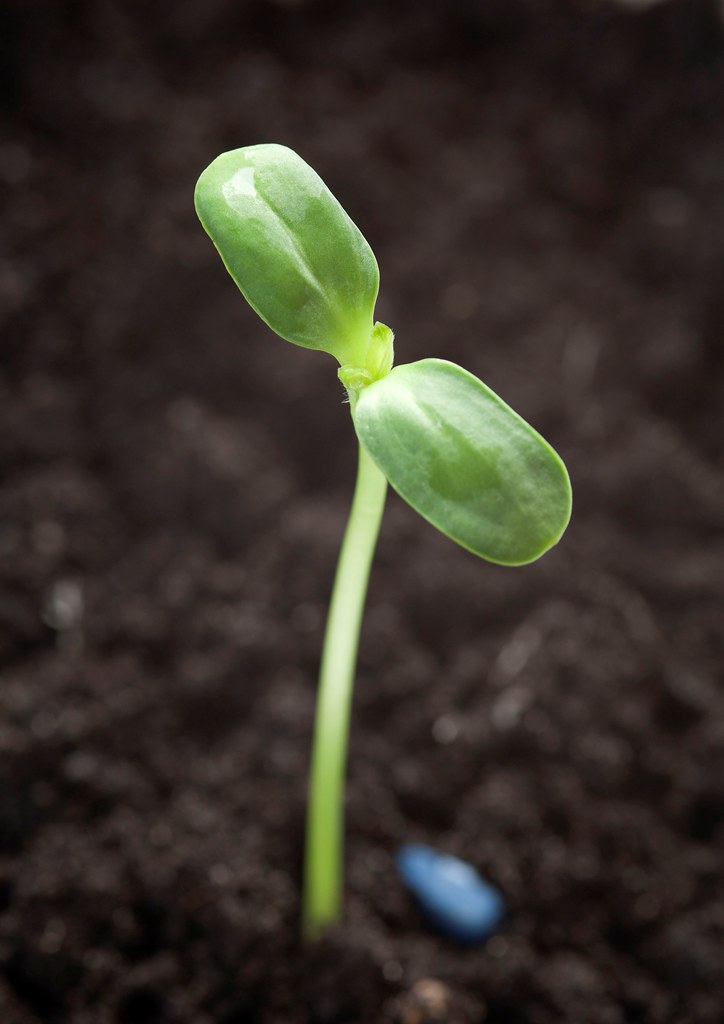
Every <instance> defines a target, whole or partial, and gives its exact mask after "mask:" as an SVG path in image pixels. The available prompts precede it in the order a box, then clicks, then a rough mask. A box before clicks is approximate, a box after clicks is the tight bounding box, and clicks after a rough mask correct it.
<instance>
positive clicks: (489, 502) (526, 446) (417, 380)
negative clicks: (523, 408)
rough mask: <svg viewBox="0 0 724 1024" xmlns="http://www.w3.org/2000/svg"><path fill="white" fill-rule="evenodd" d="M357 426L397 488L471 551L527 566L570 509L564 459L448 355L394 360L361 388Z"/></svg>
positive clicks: (547, 543) (549, 543) (553, 538)
mask: <svg viewBox="0 0 724 1024" xmlns="http://www.w3.org/2000/svg"><path fill="white" fill-rule="evenodd" d="M353 416H354V424H355V428H356V430H357V434H358V436H359V439H360V441H361V443H362V444H363V445H364V447H365V448H366V449H367V451H368V452H369V454H370V455H371V456H372V458H373V459H374V461H375V462H376V463H377V465H378V466H379V468H380V469H381V470H382V472H383V473H384V474H385V476H386V477H387V479H388V480H389V482H390V484H391V485H392V487H393V488H394V489H395V490H396V491H397V492H398V494H400V496H401V497H402V498H404V499H405V501H407V502H408V503H409V504H410V505H411V506H412V507H413V508H414V509H416V511H417V512H419V513H420V514H421V515H422V516H423V517H424V518H425V519H427V520H428V521H429V522H430V523H432V525H433V526H436V527H437V528H438V529H439V530H441V531H442V532H443V533H444V534H446V535H447V536H448V537H450V538H451V539H452V540H455V541H457V542H458V544H461V545H462V546H463V547H465V548H468V549H469V550H470V551H472V552H473V553H474V554H477V555H480V556H481V557H482V558H485V559H487V560H488V561H491V562H497V563H499V564H501V565H524V564H525V563H527V562H532V561H534V560H535V559H536V558H539V557H540V556H541V555H542V554H543V553H544V552H545V551H547V550H548V549H549V548H550V547H552V546H553V545H554V544H555V543H556V542H557V541H558V540H559V538H560V536H561V534H562V533H563V531H564V530H565V528H566V525H567V524H568V520H569V518H570V514H571V486H570V482H569V479H568V473H567V472H566V469H565V466H564V465H563V462H562V461H561V459H560V458H559V457H558V455H557V454H556V453H555V451H554V450H553V449H552V448H551V446H550V445H549V444H548V442H547V441H545V440H544V439H543V438H542V437H541V436H540V434H538V433H537V432H536V431H535V430H534V429H533V428H532V427H531V426H530V425H529V424H528V423H526V422H525V420H523V419H522V418H521V417H520V416H519V415H518V414H517V413H516V412H514V411H513V410H512V409H511V408H510V407H509V406H507V405H506V404H505V402H503V401H502V399H500V398H498V396H497V395H496V394H495V393H494V392H493V391H491V390H490V388H488V387H486V385H485V384H483V382H482V381H480V380H478V378H477V377H475V376H473V374H471V373H468V371H467V370H463V369H462V368H461V367H459V366H456V365H455V364H454V363H450V362H447V361H446V360H443V359H423V360H420V361H419V362H416V363H408V364H405V365H402V366H398V367H396V368H395V369H393V370H392V371H391V373H389V374H388V376H386V377H383V378H382V379H381V380H379V381H376V382H375V383H373V384H370V385H369V386H368V387H366V388H364V389H363V390H362V391H361V392H360V393H359V396H358V397H357V399H356V402H354V403H353Z"/></svg>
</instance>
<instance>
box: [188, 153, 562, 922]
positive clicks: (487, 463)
mask: <svg viewBox="0 0 724 1024" xmlns="http://www.w3.org/2000/svg"><path fill="white" fill-rule="evenodd" d="M195 203H196V210H197V213H198V215H199V218H200V220H201V223H202V224H203V226H204V228H205V229H206V231H207V232H208V234H209V235H210V237H211V240H212V241H213V243H214V245H215V246H216V248H217V249H218V251H219V254H220V256H221V258H222V260H223V261H224V264H225V265H226V268H227V270H228V271H229V273H230V274H231V276H232V277H233V279H234V281H235V282H236V284H237V285H238V286H239V288H240V289H241V291H242V293H243V294H244V296H245V298H246V299H247V301H248V302H249V304H250V305H251V306H252V307H253V308H254V309H255V310H256V312H257V313H258V314H259V316H260V317H261V318H262V319H263V320H264V321H265V322H266V323H267V324H268V325H269V327H271V329H272V330H273V331H275V332H276V333H277V334H278V335H280V336H281V337H282V338H285V339H286V340H287V341H291V342H292V343H294V344H295V345H301V346H303V347H304V348H311V349H320V350H321V351H323V352H327V353H329V354H330V355H332V356H334V358H335V359H336V360H337V361H338V363H339V370H338V377H339V379H340V380H341V381H342V383H343V384H344V386H345V388H346V390H347V394H348V396H349V404H350V410H351V413H352V423H353V426H354V429H355V431H356V433H357V438H358V442H359V444H358V449H359V463H358V470H357V483H356V487H355V493H354V498H353V501H352V509H351V513H350V517H349V521H348V524H347V529H346V532H345V535H344V540H343V543H342V548H341V551H340V555H339V562H338V565H337V572H336V576H335V580H334V587H333V590H332V598H331V603H330V607H329V614H328V618H327V626H326V631H325V637H324V646H323V651H322V661H321V670H320V678H319V695H318V705H317V715H316V724H315V732H314V742H313V752H312V765H311V778H310V786H309V804H308V812H307V837H306V851H305V878H304V893H303V932H304V935H305V936H306V937H307V938H310V939H315V938H317V937H319V935H320V934H321V933H322V932H323V931H324V929H325V928H326V927H327V926H329V925H331V924H333V923H334V922H336V921H338V920H339V918H340V914H341V907H342V875H343V869H342V863H343V798H344V775H345V762H346V751H347V737H348V733H349V718H350V705H351V697H352V687H353V682H354V674H355V665H356V660H357V649H358V644H359V635H360V626H361V622H362V613H363V608H364V602H365V595H366V592H367V582H368V578H369V572H370V566H371V563H372V556H373V553H374V548H375V544H376V541H377V535H378V533H379V528H380V522H381V519H382V512H383V508H384V503H385V495H386V490H387V484H388V483H389V484H390V485H391V486H392V487H393V489H394V490H395V491H397V493H398V494H399V495H400V496H401V497H402V498H404V500H405V501H407V502H408V503H409V504H410V505H411V506H412V507H413V508H414V509H415V510H416V511H417V512H419V513H420V515H421V516H423V518H425V519H427V521H428V522H429V523H431V524H432V525H433V526H436V527H437V529H438V530H440V531H441V532H442V533H444V534H446V535H447V536H448V537H450V538H451V539H452V540H454V541H456V542H457V543H458V544H461V545H462V546H463V547H465V548H467V549H468V550H469V551H471V552H472V553H473V554H475V555H479V556H480V557H481V558H484V559H487V560H488V561H490V562H496V563H498V564H499V565H524V564H525V563H527V562H532V561H533V560H534V559H536V558H539V557H540V556H541V555H542V554H543V553H544V552H545V551H547V550H548V549H549V548H550V547H552V546H553V545H554V544H556V543H557V541H558V540H559V539H560V537H561V535H562V533H563V531H564V530H565V528H566V525H567V524H568V520H569V517H570V512H571V487H570V483H569V479H568V474H567V472H566V468H565V466H564V465H563V462H562V461H561V459H560V458H559V457H558V455H557V454H556V453H555V452H554V450H553V449H552V448H551V446H550V445H549V444H548V443H547V442H546V441H544V440H543V438H542V437H541V436H540V434H538V433H536V431H535V430H533V428H532V427H531V426H529V425H528V424H527V423H526V422H525V420H523V419H522V418H521V417H520V416H519V415H518V414H517V413H515V412H514V411H513V410H512V409H511V408H510V407H509V406H507V405H506V404H505V402H503V401H502V400H501V399H500V398H498V396H497V395H495V394H494V393H493V392H492V391H491V390H490V388H488V387H486V385H485V384H483V383H482V381H480V380H478V379H477V377H474V376H473V374H471V373H468V372H467V370H463V369H462V368H461V367H459V366H456V365H455V364H454V363H451V362H447V361H446V360H444V359H422V360H420V361H419V362H415V363H408V364H406V365H401V366H397V367H395V368H394V369H393V366H392V363H393V347H392V343H393V334H392V331H391V330H390V328H389V327H386V326H385V325H384V324H381V323H375V322H374V318H373V317H374V307H375V301H376V299H377V291H378V287H379V271H378V268H377V261H376V260H375V257H374V254H373V252H372V250H371V249H370V247H369V245H368V244H367V242H366V241H365V239H364V238H363V236H362V234H361V233H360V231H359V229H358V228H357V227H356V225H355V224H354V223H353V222H352V220H351V219H350V218H349V216H348V215H347V214H346V213H345V211H344V210H343V209H342V207H341V206H340V204H339V203H338V202H337V200H336V199H335V198H334V196H333V195H332V194H331V192H330V191H329V189H328V188H327V187H326V185H325V184H324V182H323V181H322V179H321V178H320V177H319V175H317V174H316V172H315V171H313V170H312V168H311V167H309V165H308V164H306V163H305V162H304V160H302V159H301V157H299V156H297V154H296V153H294V152H292V150H290V149H287V148H286V147H285V146H278V145H259V146H248V147H245V148H243V149H236V150H233V151H232V152H229V153H223V154H222V155H221V156H219V157H217V159H216V160H214V161H213V163H211V164H210V165H209V167H207V168H206V170H205V171H204V172H203V174H202V175H201V177H200V178H199V181H198V184H197V186H196V194H195Z"/></svg>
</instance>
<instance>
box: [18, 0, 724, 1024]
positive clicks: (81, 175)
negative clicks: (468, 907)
mask: <svg viewBox="0 0 724 1024" xmlns="http://www.w3.org/2000/svg"><path fill="white" fill-rule="evenodd" d="M157 8H158V9H159V10H161V11H162V12H163V13H157ZM715 9H716V4H715V3H713V2H712V3H711V4H709V3H706V2H703V0H701V2H700V0H680V2H676V0H674V2H672V3H668V4H663V5H662V6H660V7H657V8H655V9H652V10H650V11H648V12H646V13H644V14H639V15H632V14H630V13H627V12H624V11H623V10H622V9H620V8H618V7H616V6H615V5H614V4H611V3H607V2H604V0H589V2H583V0H579V2H573V0H569V2H564V0H467V2H457V0H452V2H449V3H442V2H441V3H421V2H419V0H417V2H413V0H405V2H398V3H394V4H393V3H374V2H361V0H360V2H358V3H338V4H335V3H332V2H331V0H330V2H325V3H321V2H319V3H304V2H299V0H296V2H291V0H289V2H286V3H281V2H279V3H278V4H276V5H275V4H272V3H262V2H253V3H251V2H250V3H243V2H240V0H205V2H203V3H201V2H192V0H181V2H177V3H175V4H168V5H165V4H162V5H152V4H148V3H140V2H137V0H136V2H131V0H129V2H127V3H121V2H115V3H114V2H111V0H95V2H90V0H74V2H68V3H65V4H53V3H43V2H40V0H38V2H34V3H33V2H22V0H9V3H8V4H6V5H5V6H4V9H3V14H2V19H1V22H0V40H2V42H1V43H0V47H1V48H2V54H3V61H2V67H3V72H2V76H3V77H2V88H3V90H4V97H5V102H4V111H5V113H4V118H3V120H4V127H3V142H2V145H1V146H0V176H1V177H2V181H3V188H4V189H5V191H6V195H7V202H6V208H5V212H4V214H3V234H4V243H3V245H4V254H3V258H2V264H1V266H0V287H1V289H2V326H3V342H2V345H3V347H2V369H1V371H0V396H1V397H0V420H1V424H2V426H1V429H0V459H1V464H2V470H3V483H2V486H1V488H0V576H1V587H0V659H2V663H3V674H2V682H1V684H0V714H1V719H0V965H1V967H2V975H1V976H0V1008H1V1011H0V1020H2V1024H37V1022H44V1024H46V1022H47V1024H61V1022H62V1024H166V1022H168V1024H242V1022H263V1024H292V1022H294V1024H306V1022H315V1024H321V1022H328V1024H330V1022H350V1024H351V1022H355V1021H359V1022H372V1024H375V1022H383V1021H387V1022H393V1021H398V1022H404V1024H423V1022H424V1021H430V1020H432V1019H438V1020H440V1019H444V1020H447V1021H450V1022H454V1024H477V1022H482V1021H485V1022H486V1024H624V1022H626V1024H721V1021H722V1020H724V972H722V962H723V960H724V899H723V898H722V897H723V895H724V893H723V890H724V880H723V878H724V790H723V788H722V779H723V778H724V690H723V683H724V680H723V672H722V666H723V665H724V530H723V529H722V527H723V526H724V475H723V474H722V462H723V460H722V448H721V439H722V436H723V434H724V346H723V345H722V333H723V327H724V59H723V57H724V45H723V41H722V34H721V31H720V28H719V26H718V22H717V18H716V15H715ZM261 141H280V142H284V143H286V144H288V145H291V146H293V147H294V148H296V149H298V150H299V151H300V152H301V154H302V155H303V156H304V157H305V158H306V159H307V160H309V161H310V162H311V163H312V164H313V165H314V166H315V167H316V168H317V169H318V170H319V171H320V173H321V174H322V175H323V177H324V178H325V179H326V180H327V181H328V183H329V184H330V186H331V187H332V189H333V190H334V191H335V193H336V194H337V195H338V196H339V197H340V199H341V200H342V202H343V203H344V204H345V206H346V207H347V208H348V209H349V210H350V212H351V213H352V215H353V216H354V218H355V219H356V220H357V221H358V223H359V224H361V225H362V227H363V230H364V232H365V234H366V235H367V237H368V238H369V240H370V242H371V243H372V245H373V247H374V249H375V251H376V253H377V255H378V259H379V262H380V265H381V268H382V294H381V298H380V304H379V308H378V314H379V316H380V319H382V320H383V321H385V322H386V323H389V324H391V325H392V326H393V327H394V328H395V330H396V332H397V351H398V359H399V361H409V360H412V359H416V358H419V357H422V356H426V355H439V356H443V357H446V358H449V359H453V360H455V361H457V362H460V363H461V364H463V365H464V366H466V367H468V368H469V369H471V370H472V371H473V372H475V373H477V374H478V375H480V376H481V377H482V378H483V379H484V380H486V381H487V382H488V383H489V384H490V385H491V386H492V387H493V388H495V389H496V390H497V391H499V393H500V394H502V395H503V396H504V397H505V398H506V399H507V400H508V401H509V402H510V403H511V404H513V405H514V406H515V407H517V408H519V409H520V410H521V412H522V413H523V414H524V415H526V416H527V417H528V418H529V419H530V420H532V422H533V423H534V424H535V425H536V426H537V427H538V428H539V429H540V430H541V431H542V432H543V433H544V434H545V435H547V436H548V437H549V438H550V439H551V441H552V442H553V443H554V444H555V445H556V447H557V448H558V449H559V450H560V451H561V453H562V454H563V456H564V457H565V458H566V460H567V461H568V463H569V466H570V469H571V476H572V479H573V483H574V490H575V498H576V507H575V512H574V519H573V522H572V524H571V527H570V530H569V532H568V534H567V535H566V537H565V538H564V541H563V543H562V544H561V545H560V547H559V548H558V549H557V550H556V551H555V552H554V553H552V554H550V555H548V556H547V557H546V558H544V559H543V560H542V561H541V562H540V563H537V564H536V565H534V566H531V567H529V568H526V569H520V570H505V569H500V568H497V567H494V566H490V565H487V564H485V563H483V562H480V561H478V560H476V559H475V558H473V557H472V556H470V555H468V554H466V553H465V552H464V551H462V550H459V549H457V548H456V547H455V546H454V545H453V544H451V543H450V542H449V541H446V540H445V539H444V538H442V537H441V536H439V535H437V534H436V533H435V532H434V531H433V530H432V529H431V528H429V527H428V526H427V525H426V524H425V523H424V522H423V521H422V520H420V519H418V518H417V517H416V516H415V515H414V513H412V512H411V511H410V510H409V509H408V508H407V507H406V506H404V505H403V504H402V503H401V502H400V501H399V500H398V499H397V498H394V497H393V498H392V499H391V500H390V504H389V510H388V514H387V517H386V521H385V525H384V527H383V532H382V537H381V542H380V548H379V553H378V559H377V563H376V568H375V571H374V576H373V580H372V585H371V592H370V601H369V609H368V614H367V619H366V623H365V632H364V640H363V646H362V653H361V664H360V671H359V680H358V688H357V693H356V704H355V711H354V722H353V735H352V743H351V757H350V767H349V799H348V823H347V824H348V851H347V860H348V879H347V905H346V917H345V922H344V925H343V927H341V928H340V929H339V930H338V931H337V932H336V933H335V934H333V935H331V936H330V937H329V939H328V940H327V941H326V942H325V943H324V944H323V945H322V946H320V947H319V948H318V949H315V950H313V951H311V952H305V951H303V950H302V949H301V948H300V946H299V943H298V939H297V929H298V915H299V876H300V863H301V848H302V837H303V816H304V802H305V785H306V771H307V763H308V756H309V748H310V730H311V724H312V715H313V709H314V690H315V673H316V669H317V658H318V652H319V648H320V640H321V631H322V626H323V618H324V610H325V602H326V599H327V596H328V592H329V588H330V582H331V576H332V572H333V567H334V561H335V555H336V549H337V546H338V543H339V539H340V534H341V531H342V529H343V524H344V519H345V514H346V508H347V502H348V500H349V497H350V493H351V488H352V482H353V477H354V460H355V442H354V436H353V432H352V429H351V425H350V423H349V414H348V410H347V408H346V407H345V406H344V405H343V404H342V401H341V398H342V395H341V391H340V388H339V386H338V384H337V382H336V378H335V371H334V366H333V364H332V362H331V361H330V360H328V359H326V358H325V357H322V356H317V355H316V354H312V353H308V352H304V351H302V350H298V349H294V348H293V347H292V346H289V345H285V344H284V343H282V342H281V341H279V340H278V339H275V338H274V337H273V336H272V335H271V334H270V333H269V332H268V331H267V330H266V329H265V328H264V326H263V325H262V324H261V323H260V322H259V321H258V320H257V319H256V318H255V317H254V315H253V314H252V313H251V311H250V310H249V309H248V308H247V307H246V306H245V304H244V302H243V300H242V299H241V297H240V295H239V294H238V292H237V291H236V290H235V288H234V286H233V284H232V283H231V281H230V280H229V279H228V278H227V277H226V275H225V273H224V271H223V268H222V266H221V264H220V262H219V260H218V258H217V257H216V255H215V254H214V252H213V249H212V247H211V245H210V244H209V242H208V240H207V239H206V237H205V236H204V234H203V232H202V231H201V229H200V227H199V225H198V223H197V222H196V219H195V216H194V212H193V209H192V191H193V185H194V181H195V178H196V176H197V175H198V173H199V172H200V170H201V169H202V168H203V166H204V165H205V164H206V163H207V162H208V161H209V160H210V159H212V158H213V157H214V156H215V155H216V154H217V153H218V152H220V151H221V150H223V149H228V148H232V147H235V146H239V145H243V144H249V143H253V142H261ZM405 840H421V841H425V842H429V843H431V844H433V845H435V846H437V847H440V848H442V849H445V850H449V851H451V852H454V853H457V854H459V855H461V856H463V857H465V858H467V859H468V860H470V861H471V862H472V863H473V864H475V865H476V866H477V867H478V868H479V869H480V871H481V872H482V873H483V874H484V875H485V876H486V877H487V878H489V879H490V880H492V881H493V882H495V883H496V884H497V885H498V886H499V887H500V888H501V889H502V891H503V892H504V894H505V896H506V899H507V901H508V904H509V918H508V922H507V925H506V928H505V930H504V931H503V932H502V933H501V934H500V935H498V936H496V937H495V938H493V939H492V940H491V941H490V942H489V943H488V944H487V945H486V946H484V947H482V948H476V949H472V950H462V949H459V948H457V947H456V946H454V945H452V944H450V943H449V942H448V941H446V940H444V939H442V938H440V937H438V936H436V935H435V934H433V933H431V932H429V931H428V930H427V928H426V927H425V925H424V924H423V923H422V922H421V920H420V918H419V916H418V914H417V912H416V910H415V909H414V907H413V906H412V904H411V903H410V901H409V899H408V897H407V895H406V894H405V893H404V891H402V889H401V887H400V884H399V882H398V880H397V879H396V877H395V873H394V870H393V863H392V855H393V853H394V850H395V849H396V846H397V845H398V844H399V843H400V842H403V841H405ZM423 979H428V980H427V981H426V982H425V984H423V985H422V986H421V985H420V982H421V981H422V980H423ZM429 979H435V980H436V981H437V982H439V983H440V984H439V985H437V986H435V985H434V984H432V983H431V982H430V980H429ZM441 986H442V987H441ZM438 1011H439V1012H438ZM435 1013H437V1017H435V1016H434V1015H435Z"/></svg>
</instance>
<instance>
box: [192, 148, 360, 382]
mask: <svg viewBox="0 0 724 1024" xmlns="http://www.w3.org/2000/svg"><path fill="white" fill-rule="evenodd" d="M194 201H195V205H196V212H197V213H198V216H199V219H200V220H201V223H202V224H203V226H204V228H205V229H206V231H207V233H208V234H209V236H210V237H211V240H212V241H213V243H214V245H215V246H216V248H217V249H218V251H219V254H220V255H221V258H222V260H223V261H224V264H225V265H226V268H227V270H228V271H229V273H230V274H231V276H232V277H233V279H234V281H235V282H236V284H237V285H238V286H239V288H240V289H241V291H242V292H243V294H244V296H245V297H246V299H247V301H248V302H249V303H250V305H251V306H252V307H253V308H254V309H255V310H256V312H257V313H258V314H259V316H261V318H262V319H263V320H264V321H266V323H267V324H268V325H269V326H270V327H271V329H272V330H273V331H276V333H277V334H279V335H281V337H282V338H285V339H286V340H287V341H291V342H293V343H294V344H295V345H302V346H304V347H305V348H313V349H322V350H324V351H326V352H329V353H330V354H331V355H333V356H335V357H336V358H337V359H338V360H339V362H340V364H341V365H344V364H348V365H364V356H365V353H366V351H367V346H368V344H369V339H370V335H371V332H372V328H373V312H374V306H375V301H376V299H377V291H378V288H379V271H378V268H377V261H376V260H375V257H374V254H373V252H372V250H371V249H370V247H369V245H368V244H367V242H366V241H365V239H364V237H363V235H362V233H361V232H360V230H359V229H358V228H357V226H356V225H355V224H354V223H353V221H352V220H351V218H350V217H349V216H348V214H347V213H346V212H345V211H344V209H343V208H342V207H341V206H340V204H339V203H338V202H337V200H336V199H335V197H334V196H333V195H332V193H331V192H330V191H329V189H328V188H327V186H326V185H325V184H324V182H323V181H322V179H321V178H320V177H319V175H318V174H317V173H316V171H314V170H312V168H311V167H310V166H309V165H308V164H307V163H305V161H304V160H302V158H301V157H300V156H298V155H297V154H296V153H294V152H293V151H292V150H291V149H287V147H286V146H279V145H276V144H270V145H259V146H246V147H245V148H243V149H235V150H232V151H230V152H228V153H222V154H221V156H219V157H217V158H216V159H215V160H214V161H213V162H212V163H211V164H209V166H208V167H207V168H206V170H205V171H204V172H203V173H202V174H201V177H200V178H199V180H198V184H197V185H196V192H195V196H194Z"/></svg>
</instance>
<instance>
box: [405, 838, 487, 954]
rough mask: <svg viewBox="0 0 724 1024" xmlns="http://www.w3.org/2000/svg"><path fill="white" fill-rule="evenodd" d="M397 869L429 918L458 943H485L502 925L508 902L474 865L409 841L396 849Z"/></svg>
mask: <svg viewBox="0 0 724 1024" xmlns="http://www.w3.org/2000/svg"><path fill="white" fill-rule="evenodd" d="M395 862H396V864H397V870H398V872H399V874H400V877H401V878H402V881H403V882H404V883H405V885H406V886H407V888H408V889H409V890H410V891H411V892H412V893H413V895H414V896H415V898H416V899H417V902H418V904H419V905H420V909H421V910H422V912H423V913H424V915H425V917H427V919H428V921H429V922H430V923H431V924H432V925H433V926H434V927H435V928H437V929H438V931H440V932H443V933H444V934H445V935H449V936H451V937H452V938H454V939H457V940H458V941H459V942H469V943H473V942H483V941H484V940H485V939H487V938H489V937H490V936H491V935H492V934H493V933H494V932H495V931H496V930H497V928H498V927H499V925H500V923H501V921H502V919H503V914H504V913H505V904H504V902H503V897H502V896H501V894H500V892H498V890H497V889H496V888H495V887H494V886H492V885H490V884H489V883H488V882H485V881H483V879H482V878H481V877H480V875H479V874H478V873H477V871H476V870H475V868H473V867H471V865H470V864H466V863H465V861H464V860H460V859H459V858H458V857H453V856H451V855H450V854H447V853H438V852H437V850H433V849H432V847H430V846H422V845H421V844H419V843H410V844H408V845H407V846H402V847H400V849H399V850H398V851H397V856H396V858H395Z"/></svg>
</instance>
